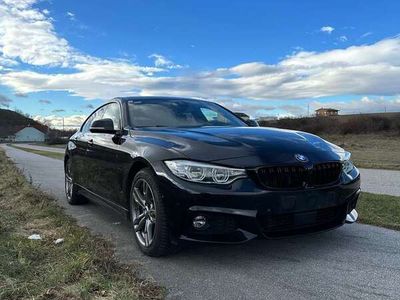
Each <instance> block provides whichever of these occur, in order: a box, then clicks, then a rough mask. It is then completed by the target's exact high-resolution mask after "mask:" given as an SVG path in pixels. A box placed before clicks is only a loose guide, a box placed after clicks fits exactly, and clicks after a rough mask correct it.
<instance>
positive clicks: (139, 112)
mask: <svg viewBox="0 0 400 300" xmlns="http://www.w3.org/2000/svg"><path fill="white" fill-rule="evenodd" d="M127 105H128V113H129V122H130V125H131V126H132V127H203V126H247V125H246V124H245V123H244V122H243V121H241V120H240V119H239V118H238V117H236V116H235V115H234V114H232V113H231V112H229V111H228V110H226V109H224V108H222V107H221V106H219V105H217V104H215V103H212V102H206V101H198V100H189V99H187V100H186V99H144V100H129V101H128V104H127Z"/></svg>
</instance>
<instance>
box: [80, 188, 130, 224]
mask: <svg viewBox="0 0 400 300" xmlns="http://www.w3.org/2000/svg"><path fill="white" fill-rule="evenodd" d="M78 186H79V193H80V194H81V195H82V196H84V197H87V198H88V199H89V200H91V201H94V202H96V203H99V204H100V205H104V206H107V207H109V208H111V209H113V210H114V211H115V212H117V213H119V214H122V215H123V216H124V217H128V216H129V210H128V209H127V208H126V207H123V206H121V205H119V204H117V203H115V202H113V201H110V200H108V199H106V198H104V197H101V196H100V195H98V194H96V193H93V192H92V191H90V190H88V189H86V188H84V187H83V186H80V185H78Z"/></svg>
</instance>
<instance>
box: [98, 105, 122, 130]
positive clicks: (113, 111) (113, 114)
mask: <svg viewBox="0 0 400 300" xmlns="http://www.w3.org/2000/svg"><path fill="white" fill-rule="evenodd" d="M104 108H105V112H104V115H103V117H102V118H101V119H111V120H113V123H114V129H115V130H119V129H121V111H120V108H119V105H118V104H117V103H111V104H108V105H106V106H104Z"/></svg>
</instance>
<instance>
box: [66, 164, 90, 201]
mask: <svg viewBox="0 0 400 300" xmlns="http://www.w3.org/2000/svg"><path fill="white" fill-rule="evenodd" d="M65 196H66V197H67V201H68V203H69V204H72V205H77V204H84V203H86V202H87V199H86V198H84V197H83V196H82V195H80V194H79V191H78V187H77V186H76V185H75V184H74V180H73V176H72V169H71V159H68V160H67V161H66V163H65Z"/></svg>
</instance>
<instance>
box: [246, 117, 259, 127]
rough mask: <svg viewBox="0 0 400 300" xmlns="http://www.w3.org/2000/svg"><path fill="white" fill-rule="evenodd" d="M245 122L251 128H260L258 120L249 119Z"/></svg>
mask: <svg viewBox="0 0 400 300" xmlns="http://www.w3.org/2000/svg"><path fill="white" fill-rule="evenodd" d="M244 122H245V123H246V124H247V125H248V126H250V127H260V125H259V124H258V122H257V121H256V120H254V119H248V120H246V121H244Z"/></svg>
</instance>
